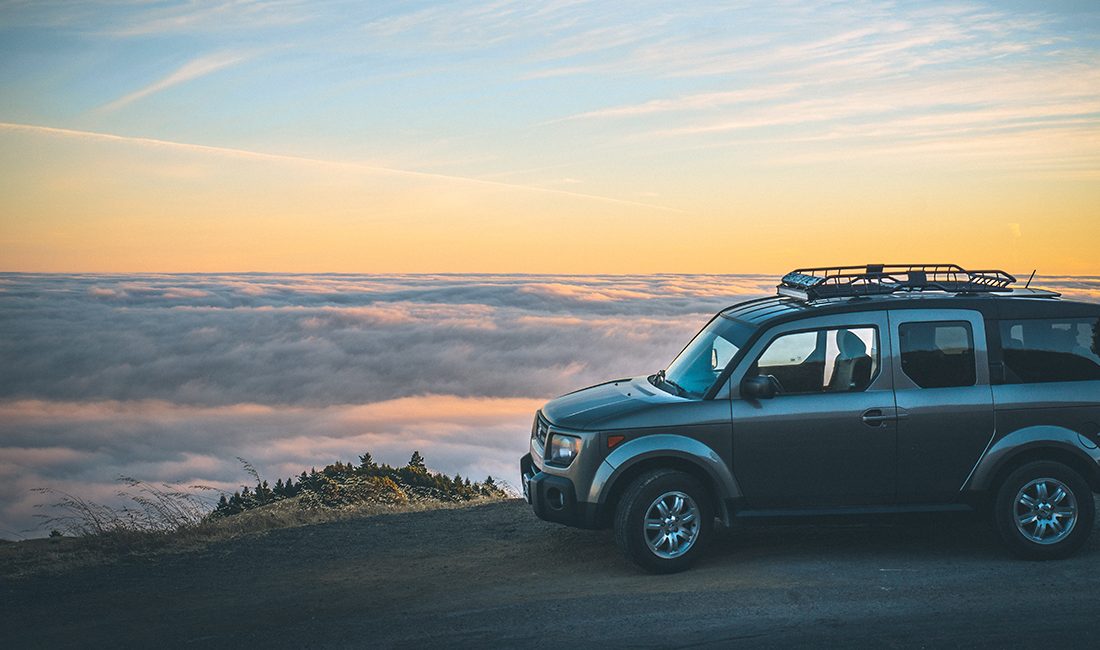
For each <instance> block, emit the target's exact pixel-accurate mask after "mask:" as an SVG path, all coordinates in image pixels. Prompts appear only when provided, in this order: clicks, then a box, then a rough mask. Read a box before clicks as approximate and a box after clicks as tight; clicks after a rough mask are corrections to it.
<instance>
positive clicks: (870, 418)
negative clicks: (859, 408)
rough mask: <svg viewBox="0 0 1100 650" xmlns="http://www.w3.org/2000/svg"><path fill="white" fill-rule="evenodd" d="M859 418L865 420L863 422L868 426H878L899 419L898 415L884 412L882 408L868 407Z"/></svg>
mask: <svg viewBox="0 0 1100 650" xmlns="http://www.w3.org/2000/svg"><path fill="white" fill-rule="evenodd" d="M859 419H861V420H863V423H864V424H866V425H868V426H872V427H878V426H882V425H883V424H884V423H886V422H890V421H891V420H896V419H898V416H896V415H888V414H886V413H883V412H882V409H868V410H866V411H864V412H863V415H861V416H860V418H859Z"/></svg>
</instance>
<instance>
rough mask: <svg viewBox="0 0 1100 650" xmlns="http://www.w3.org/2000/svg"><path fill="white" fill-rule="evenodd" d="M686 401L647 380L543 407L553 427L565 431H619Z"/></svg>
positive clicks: (595, 389)
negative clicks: (645, 415) (643, 416)
mask: <svg viewBox="0 0 1100 650" xmlns="http://www.w3.org/2000/svg"><path fill="white" fill-rule="evenodd" d="M682 401H685V400H684V398H682V397H677V396H675V395H672V394H670V393H666V392H665V391H663V390H661V389H659V388H657V387H655V386H654V385H653V384H651V383H649V379H648V378H647V377H645V376H642V377H631V378H628V379H616V380H614V381H609V382H606V383H603V384H596V385H595V386H589V387H588V388H582V389H580V390H578V391H574V392H572V393H567V394H565V395H562V396H561V397H556V398H554V399H552V400H550V401H549V402H547V403H546V405H545V406H543V407H542V414H543V416H544V417H545V418H546V419H547V420H549V421H550V424H552V425H557V426H559V427H562V428H564V429H577V430H581V431H583V430H596V429H616V428H620V426H621V425H622V424H623V423H624V422H625V421H626V420H631V419H634V417H636V416H638V415H640V414H642V413H643V412H645V411H648V410H651V409H655V408H657V407H659V406H661V405H663V404H668V403H670V402H682Z"/></svg>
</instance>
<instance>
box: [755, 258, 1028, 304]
mask: <svg viewBox="0 0 1100 650" xmlns="http://www.w3.org/2000/svg"><path fill="white" fill-rule="evenodd" d="M1015 281H1016V278H1014V277H1013V276H1012V275H1010V274H1008V273H1005V272H1004V271H996V270H983V271H967V270H966V269H964V268H962V267H961V266H959V265H958V264H868V265H866V266H830V267H820V268H812V269H795V270H794V271H791V272H790V273H788V274H787V275H785V276H783V279H782V280H780V282H779V285H778V286H777V287H776V293H778V294H779V295H781V296H787V297H790V298H797V299H799V300H817V299H820V298H847V297H857V296H874V295H882V294H888V293H894V292H897V291H926V290H932V291H946V292H949V293H988V292H992V291H1012V289H1011V288H1009V285H1010V284H1012V283H1013V282H1015Z"/></svg>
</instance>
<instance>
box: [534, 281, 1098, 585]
mask: <svg viewBox="0 0 1100 650" xmlns="http://www.w3.org/2000/svg"><path fill="white" fill-rule="evenodd" d="M1015 281H1016V280H1015V278H1013V277H1012V276H1011V275H1009V274H1007V273H1005V272H1003V271H967V270H964V269H962V268H960V267H959V266H956V265H943V264H937V265H881V264H880V265H868V266H861V267H833V268H814V269H799V270H797V271H794V272H792V273H789V274H787V275H786V276H784V277H783V279H782V281H781V282H780V284H779V286H778V287H777V293H778V295H777V296H775V297H769V298H762V299H759V300H750V301H748V302H743V303H741V304H738V305H735V306H733V307H730V308H728V309H726V310H724V311H722V312H720V313H719V314H717V315H716V316H714V318H712V319H711V321H710V322H709V323H707V325H706V326H705V327H704V328H703V329H702V331H700V332H699V334H698V335H696V337H695V338H694V339H692V341H691V342H690V343H688V345H687V347H685V348H684V349H683V351H682V352H680V354H679V355H678V356H677V357H676V359H675V360H673V362H672V363H671V364H670V365H669V366H668V368H666V369H665V370H661V371H659V372H657V373H656V374H653V375H649V376H643V377H632V378H626V379H618V380H615V381H609V382H607V383H604V384H599V385H597V386H591V387H589V388H585V389H582V390H579V391H576V392H573V393H569V394H567V395H563V396H561V397H558V398H556V399H553V400H551V401H549V402H547V403H546V405H545V406H544V407H543V408H542V409H541V410H540V411H539V412H538V413H537V414H536V417H535V421H534V425H533V426H532V431H531V441H530V453H529V454H527V455H525V456H524V457H523V458H522V459H521V460H520V471H521V474H522V484H523V490H524V495H525V497H526V498H527V500H528V502H529V503H530V504H531V506H532V508H533V509H534V511H535V514H537V515H538V516H539V517H541V518H542V519H545V520H548V521H554V522H559V523H562V524H567V525H570V526H577V527H582V528H600V527H606V526H611V527H613V528H614V531H615V539H616V541H617V543H618V545H619V546H620V548H621V549H622V551H623V552H624V553H625V554H626V556H627V557H628V558H630V559H631V560H633V561H634V562H635V563H637V564H638V565H640V566H642V567H643V568H645V569H648V570H651V571H654V572H661V573H665V572H672V571H679V570H682V569H684V568H686V567H687V566H689V565H690V564H691V563H692V562H693V561H694V560H695V559H696V558H697V557H698V556H699V554H700V553H701V552H702V550H703V548H704V547H705V545H706V543H707V542H708V540H709V538H710V537H711V536H712V534H713V530H714V525H715V520H716V519H717V520H719V521H721V522H722V523H723V524H724V525H726V526H731V525H733V523H734V521H736V520H746V519H750V518H752V519H764V518H780V517H794V516H807V515H841V514H863V515H867V514H888V513H915V512H925V513H926V512H939V511H978V512H986V511H988V512H990V513H991V516H992V518H993V521H994V522H995V525H996V528H997V530H998V532H999V534H1000V536H1001V538H1002V539H1003V540H1004V542H1005V544H1006V545H1007V546H1008V548H1009V549H1010V550H1011V551H1013V552H1014V553H1015V554H1017V555H1019V556H1022V557H1025V558H1031V559H1053V558H1061V557H1065V556H1067V555H1069V554H1070V553H1073V552H1074V551H1075V550H1077V549H1078V548H1079V547H1080V546H1081V545H1082V544H1083V543H1084V542H1085V540H1086V539H1087V538H1088V536H1089V534H1090V533H1091V531H1092V527H1093V517H1094V513H1095V511H1094V507H1093V492H1097V491H1100V449H1098V446H1100V305H1096V304H1090V303H1082V302H1072V301H1068V300H1063V299H1061V298H1060V297H1059V294H1057V293H1054V292H1050V291H1042V290H1037V289H1031V288H1029V287H1024V288H1013V287H1012V286H1011V285H1012V284H1013V283H1015Z"/></svg>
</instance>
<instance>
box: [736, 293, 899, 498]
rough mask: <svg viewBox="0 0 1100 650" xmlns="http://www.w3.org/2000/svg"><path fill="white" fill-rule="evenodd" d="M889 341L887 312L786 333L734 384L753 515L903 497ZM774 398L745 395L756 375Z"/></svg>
mask: <svg viewBox="0 0 1100 650" xmlns="http://www.w3.org/2000/svg"><path fill="white" fill-rule="evenodd" d="M889 339H890V332H889V327H888V322H887V319H886V314H885V312H864V313H855V314H844V315H838V316H830V317H819V318H810V319H805V320H802V321H799V322H797V323H787V324H783V325H779V326H776V327H774V328H773V329H771V330H770V331H768V332H767V333H766V334H765V335H764V336H763V337H761V339H760V340H759V341H758V342H757V343H756V344H754V345H753V346H752V349H751V350H750V351H749V352H748V353H747V354H746V355H745V357H744V358H743V360H742V361H741V363H739V366H738V368H737V370H736V371H735V372H734V373H733V374H732V375H731V380H732V383H731V387H732V390H731V393H732V412H733V468H734V475H735V477H736V479H737V481H738V484H739V485H740V487H741V490H742V492H743V493H744V496H745V500H746V502H747V503H746V506H747V507H748V508H750V509H777V508H813V507H829V506H854V505H883V504H890V503H893V501H894V497H895V462H896V449H895V447H896V434H897V427H896V421H895V419H894V413H895V411H894V408H895V406H894V394H893V385H892V381H893V374H892V367H891V361H890V356H889V354H886V353H884V351H886V350H889V349H890V345H889ZM757 375H765V376H770V377H773V378H774V380H775V383H776V385H777V386H778V389H779V392H778V394H777V395H776V396H775V397H772V398H770V399H768V398H760V399H753V398H746V397H743V396H741V391H740V388H739V387H740V382H741V381H742V380H743V379H745V378H746V377H749V376H757Z"/></svg>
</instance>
